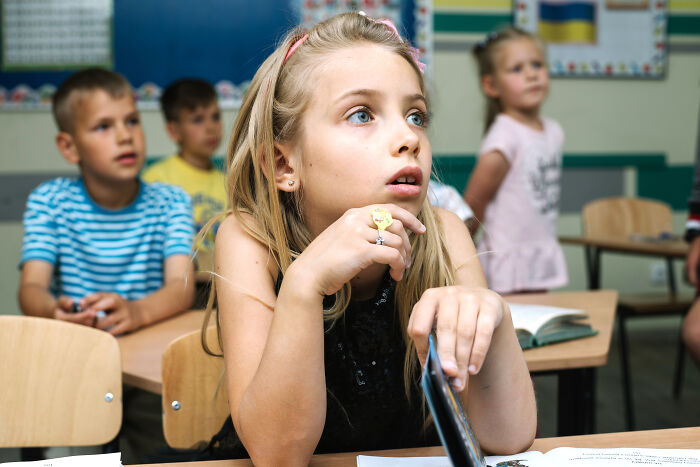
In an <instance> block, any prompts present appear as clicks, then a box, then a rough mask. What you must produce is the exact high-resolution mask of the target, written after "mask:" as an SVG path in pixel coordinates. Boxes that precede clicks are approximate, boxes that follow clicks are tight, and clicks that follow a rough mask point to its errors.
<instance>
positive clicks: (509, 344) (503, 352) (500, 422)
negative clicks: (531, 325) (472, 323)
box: [468, 313, 537, 454]
mask: <svg viewBox="0 0 700 467" xmlns="http://www.w3.org/2000/svg"><path fill="white" fill-rule="evenodd" d="M468 391H469V395H468V399H469V406H468V407H469V409H468V411H469V413H470V416H471V418H472V420H473V421H474V425H475V427H474V428H475V430H476V431H477V433H479V442H480V443H481V444H482V447H483V448H484V450H486V451H487V452H493V453H499V454H501V453H502V454H506V453H516V452H522V451H524V450H526V449H527V448H528V447H530V445H531V444H532V441H533V440H534V437H535V432H536V429H537V408H536V406H535V402H534V400H535V399H534V394H533V388H532V380H531V379H530V374H529V372H528V370H527V365H526V364H525V359H524V357H523V355H522V350H521V349H520V346H519V344H518V340H517V339H516V337H515V333H514V332H513V330H512V324H511V318H510V314H509V313H508V314H506V315H504V317H503V320H502V322H501V324H500V326H499V327H498V328H496V330H495V332H494V335H493V338H492V341H491V347H490V349H489V352H488V355H487V357H486V360H485V362H484V366H483V367H482V369H481V371H480V372H479V374H478V375H476V376H473V377H471V378H470V380H469V389H468ZM477 424H478V425H477ZM504 427H508V429H504Z"/></svg>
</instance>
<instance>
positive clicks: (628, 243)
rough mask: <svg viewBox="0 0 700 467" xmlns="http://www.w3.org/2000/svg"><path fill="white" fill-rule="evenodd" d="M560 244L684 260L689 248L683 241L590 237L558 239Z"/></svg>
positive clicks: (564, 236)
mask: <svg viewBox="0 0 700 467" xmlns="http://www.w3.org/2000/svg"><path fill="white" fill-rule="evenodd" d="M559 241H560V242H561V243H568V244H572V245H583V246H592V247H596V248H600V249H603V250H610V251H618V252H623V253H636V254H640V255H653V256H671V257H674V258H685V257H686V255H687V254H688V249H689V246H688V244H687V243H685V242H684V241H683V240H664V241H644V240H633V239H631V238H626V237H591V236H575V235H572V236H569V235H563V236H561V237H559Z"/></svg>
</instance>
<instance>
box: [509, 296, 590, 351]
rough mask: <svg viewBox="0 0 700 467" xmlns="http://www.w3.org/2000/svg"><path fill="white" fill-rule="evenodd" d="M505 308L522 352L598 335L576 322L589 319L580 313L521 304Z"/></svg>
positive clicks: (553, 307)
mask: <svg viewBox="0 0 700 467" xmlns="http://www.w3.org/2000/svg"><path fill="white" fill-rule="evenodd" d="M508 306H509V307H510V313H511V316H512V317H513V327H514V328H515V333H516V334H517V335H518V342H520V347H521V348H523V349H529V348H530V347H539V346H541V345H547V344H553V343H555V342H561V341H568V340H571V339H578V338H580V337H588V336H595V335H596V334H598V331H596V330H595V329H593V328H591V325H590V324H585V323H579V322H577V321H578V320H582V319H585V318H587V317H588V315H587V314H586V313H585V312H584V311H582V310H575V309H572V308H560V307H556V306H544V305H523V304H520V303H509V304H508Z"/></svg>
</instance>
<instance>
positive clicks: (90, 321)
mask: <svg viewBox="0 0 700 467" xmlns="http://www.w3.org/2000/svg"><path fill="white" fill-rule="evenodd" d="M73 303H74V301H73V299H72V298H69V297H66V296H65V295H61V296H60V297H58V299H57V300H56V308H55V309H54V313H53V317H54V318H56V319H60V320H62V321H68V322H71V323H75V324H82V325H84V326H90V327H92V326H94V325H95V313H94V312H92V311H90V310H85V309H84V308H83V311H81V312H80V313H73Z"/></svg>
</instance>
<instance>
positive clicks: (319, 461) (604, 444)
mask: <svg viewBox="0 0 700 467" xmlns="http://www.w3.org/2000/svg"><path fill="white" fill-rule="evenodd" d="M564 446H567V447H574V448H657V449H700V427H693V428H674V429H669V430H649V431H628V432H624V433H604V434H597V435H585V436H568V437H560V438H542V439H536V440H535V442H534V443H533V444H532V446H531V447H530V449H528V451H541V452H547V451H549V450H551V449H554V448H558V447H564ZM358 454H365V455H369V456H386V457H428V456H444V455H445V450H444V449H443V448H442V446H436V447H429V448H415V449H398V450H393V451H372V452H362V453H360V452H349V453H342V454H323V455H317V456H314V457H313V458H312V459H311V463H310V464H309V465H310V466H313V467H356V466H357V455H358ZM252 465H253V463H252V462H250V460H249V459H239V460H224V461H209V462H183V463H172V464H148V466H149V467H251V466H252ZM143 467H145V466H143Z"/></svg>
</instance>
